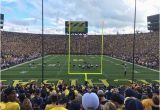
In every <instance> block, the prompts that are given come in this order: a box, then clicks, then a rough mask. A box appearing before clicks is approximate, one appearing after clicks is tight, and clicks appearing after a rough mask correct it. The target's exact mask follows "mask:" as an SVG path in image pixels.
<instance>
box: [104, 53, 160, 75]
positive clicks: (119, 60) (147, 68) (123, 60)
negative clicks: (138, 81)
mask: <svg viewBox="0 0 160 110" xmlns="http://www.w3.org/2000/svg"><path fill="white" fill-rule="evenodd" d="M107 57H110V56H107ZM110 58H112V59H115V60H119V61H122V62H126V63H129V64H132V63H131V62H127V61H124V60H120V59H117V58H113V57H110ZM135 65H137V66H139V67H142V68H145V69H149V70H152V71H155V72H160V71H158V70H154V69H151V68H147V67H145V66H141V65H138V64H135Z"/></svg>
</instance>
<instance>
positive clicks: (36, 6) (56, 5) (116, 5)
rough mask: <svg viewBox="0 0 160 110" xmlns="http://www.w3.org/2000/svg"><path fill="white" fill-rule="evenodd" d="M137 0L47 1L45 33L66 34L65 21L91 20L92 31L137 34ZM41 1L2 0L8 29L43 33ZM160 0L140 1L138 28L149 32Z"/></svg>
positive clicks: (5, 27) (90, 30) (138, 3)
mask: <svg viewBox="0 0 160 110" xmlns="http://www.w3.org/2000/svg"><path fill="white" fill-rule="evenodd" d="M134 3H135V0H44V33H46V34H65V21H68V20H74V21H75V20H78V21H88V25H89V26H88V31H89V32H88V33H89V34H101V31H102V23H104V24H103V27H104V29H103V30H104V34H117V32H118V33H120V34H121V33H122V34H125V33H133V25H134V24H133V21H134ZM41 6H42V1H41V0H0V13H3V14H4V29H3V30H4V31H12V32H27V33H41V22H42V20H41V18H42V7H41ZM158 13H160V0H137V19H136V30H137V31H139V32H148V30H147V16H149V15H154V14H158Z"/></svg>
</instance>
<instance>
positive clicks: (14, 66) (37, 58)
mask: <svg viewBox="0 0 160 110" xmlns="http://www.w3.org/2000/svg"><path fill="white" fill-rule="evenodd" d="M49 56H50V55H47V56H45V57H44V58H46V57H49ZM41 58H42V57H40V58H37V59H33V60H30V61H27V62H24V63H21V64H17V65H15V66H11V67H9V68H6V69H3V70H1V71H0V72H2V71H6V70H9V69H12V68H15V67H18V66H21V65H24V64H27V63H30V62H32V61H37V60H39V59H41Z"/></svg>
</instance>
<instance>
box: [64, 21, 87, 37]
mask: <svg viewBox="0 0 160 110" xmlns="http://www.w3.org/2000/svg"><path fill="white" fill-rule="evenodd" d="M69 23H70V34H87V33H88V22H87V21H65V33H66V34H69Z"/></svg>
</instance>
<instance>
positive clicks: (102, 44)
mask: <svg viewBox="0 0 160 110" xmlns="http://www.w3.org/2000/svg"><path fill="white" fill-rule="evenodd" d="M103 26H104V22H102V38H101V39H102V40H101V73H102V72H103V46H104V43H103V41H104V35H103Z"/></svg>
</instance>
